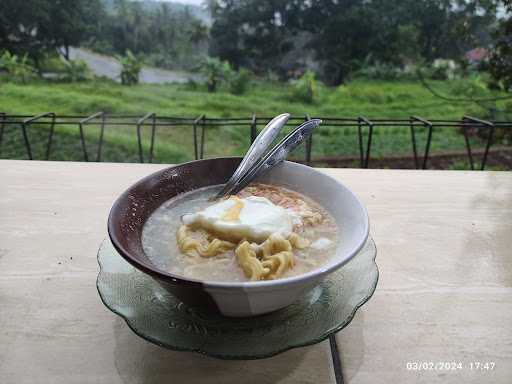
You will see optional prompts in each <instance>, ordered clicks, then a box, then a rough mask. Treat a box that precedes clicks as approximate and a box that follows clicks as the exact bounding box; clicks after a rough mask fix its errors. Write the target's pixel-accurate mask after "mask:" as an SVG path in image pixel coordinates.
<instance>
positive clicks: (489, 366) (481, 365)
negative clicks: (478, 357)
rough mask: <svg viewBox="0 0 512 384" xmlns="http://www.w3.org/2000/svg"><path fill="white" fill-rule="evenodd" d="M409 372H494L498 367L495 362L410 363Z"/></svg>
mask: <svg viewBox="0 0 512 384" xmlns="http://www.w3.org/2000/svg"><path fill="white" fill-rule="evenodd" d="M405 367H406V369H407V370H408V371H460V370H464V369H469V370H470V371H492V370H494V368H495V367H496V363H495V362H494V361H469V362H462V361H408V362H407V363H406V364H405Z"/></svg>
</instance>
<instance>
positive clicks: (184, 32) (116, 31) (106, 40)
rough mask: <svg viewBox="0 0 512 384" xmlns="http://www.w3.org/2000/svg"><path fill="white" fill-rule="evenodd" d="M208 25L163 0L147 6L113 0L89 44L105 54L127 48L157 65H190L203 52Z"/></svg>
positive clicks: (121, 51)
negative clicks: (157, 3)
mask: <svg viewBox="0 0 512 384" xmlns="http://www.w3.org/2000/svg"><path fill="white" fill-rule="evenodd" d="M207 38H208V28H207V27H206V26H205V25H204V24H203V23H202V22H201V21H200V20H199V19H197V18H196V17H195V16H193V15H192V14H191V13H190V12H189V11H188V8H185V9H184V10H182V11H180V10H175V9H173V8H171V7H170V6H169V5H168V4H166V3H163V2H162V3H161V4H159V5H158V6H155V7H152V8H148V7H144V6H143V4H142V3H141V2H136V1H128V0H115V1H114V3H113V7H112V9H110V10H107V11H106V12H105V14H104V15H103V17H102V18H101V19H100V26H99V29H98V30H97V32H96V33H95V35H94V39H93V40H92V41H91V43H90V45H91V47H92V48H94V49H96V50H98V51H100V52H103V53H108V54H124V53H125V52H126V51H127V50H130V51H131V52H133V53H134V54H137V55H140V56H144V58H145V62H147V63H150V64H153V65H156V66H159V67H168V68H173V67H189V68H190V67H192V66H193V65H194V64H195V63H197V62H199V61H200V60H201V55H202V53H205V52H206V47H205V45H206V44H207Z"/></svg>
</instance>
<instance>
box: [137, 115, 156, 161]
mask: <svg viewBox="0 0 512 384" xmlns="http://www.w3.org/2000/svg"><path fill="white" fill-rule="evenodd" d="M148 119H152V121H153V123H152V125H151V143H150V147H149V162H150V163H152V162H153V146H154V143H155V129H156V125H155V124H156V114H155V113H154V112H150V113H148V114H146V115H144V116H143V117H141V118H140V119H139V120H137V143H138V147H139V161H140V162H141V163H144V155H143V151H142V134H141V131H140V130H141V127H142V125H143V124H144V122H145V121H146V120H148Z"/></svg>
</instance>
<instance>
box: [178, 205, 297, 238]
mask: <svg viewBox="0 0 512 384" xmlns="http://www.w3.org/2000/svg"><path fill="white" fill-rule="evenodd" d="M236 205H238V210H237V209H236V208H235V206H236ZM240 205H241V209H240ZM230 213H231V215H230ZM183 223H184V224H187V225H193V226H198V227H201V228H203V229H206V230H209V231H212V232H215V233H217V234H220V235H223V237H225V238H227V239H232V240H236V241H238V240H241V239H247V240H249V241H256V242H262V241H265V240H266V239H267V238H268V237H269V236H270V235H272V234H280V235H282V236H283V237H288V236H289V235H290V233H291V232H292V227H293V223H292V217H291V215H290V214H289V212H287V211H286V210H285V209H284V208H282V207H279V206H277V205H275V204H273V203H272V202H270V201H269V200H268V199H266V198H264V197H259V196H250V197H246V198H243V199H228V200H223V201H220V202H218V203H215V204H213V205H210V206H209V207H207V208H206V209H204V210H202V211H199V212H197V213H194V214H187V215H184V216H183Z"/></svg>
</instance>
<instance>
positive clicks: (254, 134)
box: [251, 113, 258, 144]
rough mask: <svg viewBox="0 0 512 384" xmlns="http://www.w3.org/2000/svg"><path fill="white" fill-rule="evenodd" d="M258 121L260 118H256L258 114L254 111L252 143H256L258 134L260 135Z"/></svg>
mask: <svg viewBox="0 0 512 384" xmlns="http://www.w3.org/2000/svg"><path fill="white" fill-rule="evenodd" d="M257 121H258V119H256V114H255V113H253V114H252V117H251V144H252V143H254V140H256V136H258V131H257Z"/></svg>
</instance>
